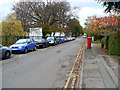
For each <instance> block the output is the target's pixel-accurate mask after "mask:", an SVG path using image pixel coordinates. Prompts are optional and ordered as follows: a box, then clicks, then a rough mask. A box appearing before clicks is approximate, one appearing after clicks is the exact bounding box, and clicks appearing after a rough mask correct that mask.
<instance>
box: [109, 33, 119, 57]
mask: <svg viewBox="0 0 120 90" xmlns="http://www.w3.org/2000/svg"><path fill="white" fill-rule="evenodd" d="M119 38H120V34H118V33H117V34H112V35H111V36H110V37H109V48H108V49H109V54H110V55H119V56H120V39H119Z"/></svg>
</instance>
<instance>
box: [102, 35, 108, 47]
mask: <svg viewBox="0 0 120 90" xmlns="http://www.w3.org/2000/svg"><path fill="white" fill-rule="evenodd" d="M108 41H109V36H106V37H104V38H102V40H101V47H102V48H105V49H108Z"/></svg>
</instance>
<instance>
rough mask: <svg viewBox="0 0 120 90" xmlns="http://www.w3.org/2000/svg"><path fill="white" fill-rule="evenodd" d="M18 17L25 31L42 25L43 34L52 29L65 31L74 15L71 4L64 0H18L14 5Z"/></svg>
mask: <svg viewBox="0 0 120 90" xmlns="http://www.w3.org/2000/svg"><path fill="white" fill-rule="evenodd" d="M13 10H14V11H15V13H16V15H17V19H19V20H21V21H22V25H23V27H24V29H25V31H27V32H29V29H28V28H29V27H42V28H43V34H44V35H45V34H46V33H50V32H51V31H53V32H55V31H57V30H58V31H59V30H60V31H61V30H62V31H63V30H64V29H59V28H64V27H65V26H66V23H67V21H68V20H69V19H70V18H71V17H73V14H72V13H70V5H69V3H68V2H63V1H62V0H56V1H54V0H53V1H52V0H50V1H49V0H47V2H45V1H37V2H32V1H30V2H22V1H20V2H18V3H16V4H15V5H14V6H13Z"/></svg>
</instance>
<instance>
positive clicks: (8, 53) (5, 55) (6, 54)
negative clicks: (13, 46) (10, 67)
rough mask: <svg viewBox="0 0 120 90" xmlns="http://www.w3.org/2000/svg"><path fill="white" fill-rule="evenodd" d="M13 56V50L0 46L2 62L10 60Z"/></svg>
mask: <svg viewBox="0 0 120 90" xmlns="http://www.w3.org/2000/svg"><path fill="white" fill-rule="evenodd" d="M10 56H11V50H10V48H8V47H5V46H2V45H1V44H0V60H2V59H8V58H10Z"/></svg>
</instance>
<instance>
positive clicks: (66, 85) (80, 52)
mask: <svg viewBox="0 0 120 90" xmlns="http://www.w3.org/2000/svg"><path fill="white" fill-rule="evenodd" d="M84 46H85V40H84V43H83V44H82V47H81V48H80V49H79V51H78V54H77V57H76V59H75V62H74V65H73V68H72V70H71V72H70V75H69V77H68V80H67V82H66V84H65V86H64V90H66V88H67V87H68V84H69V81H70V78H71V75H72V73H73V70H74V68H75V64H76V62H77V60H78V57H79V55H80V57H81V55H82V51H81V50H82V49H83V48H84ZM80 57H79V59H80ZM73 79H76V78H73Z"/></svg>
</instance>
